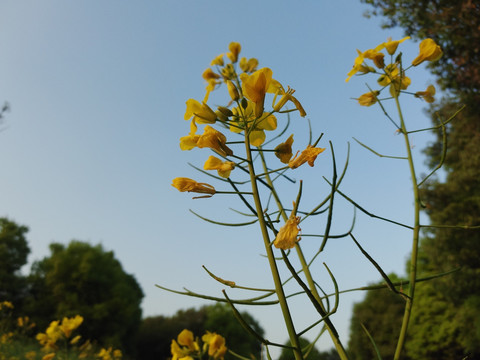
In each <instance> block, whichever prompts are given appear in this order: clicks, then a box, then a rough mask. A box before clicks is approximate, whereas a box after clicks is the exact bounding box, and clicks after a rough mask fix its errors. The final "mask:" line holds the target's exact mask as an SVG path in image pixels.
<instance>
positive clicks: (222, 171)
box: [203, 155, 235, 178]
mask: <svg viewBox="0 0 480 360" xmlns="http://www.w3.org/2000/svg"><path fill="white" fill-rule="evenodd" d="M203 168H204V169H205V170H217V171H218V175H219V176H221V177H223V178H228V177H229V176H230V173H231V172H232V170H233V169H234V168H235V163H234V162H232V161H222V160H220V159H219V158H216V157H215V156H212V155H210V156H209V157H208V159H207V161H206V162H205V164H204V165H203Z"/></svg>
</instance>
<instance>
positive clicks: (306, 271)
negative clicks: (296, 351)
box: [260, 152, 348, 360]
mask: <svg viewBox="0 0 480 360" xmlns="http://www.w3.org/2000/svg"><path fill="white" fill-rule="evenodd" d="M260 157H261V159H262V164H263V167H264V171H265V173H266V175H265V180H266V182H267V184H268V185H270V188H271V192H272V195H273V198H274V199H275V202H276V203H277V207H278V210H279V211H280V213H281V214H282V218H283V220H284V221H285V222H286V221H287V220H288V216H287V213H286V212H285V208H284V207H283V205H282V202H281V200H280V197H279V196H278V193H277V191H276V190H275V186H274V185H273V182H272V179H271V178H270V176H269V174H268V171H267V164H266V161H265V157H264V156H263V153H262V152H260ZM296 205H297V206H298V204H296ZM295 249H296V251H297V255H298V258H299V260H300V264H301V265H302V270H303V273H304V274H305V278H306V279H307V283H308V287H309V289H310V291H311V292H312V294H313V296H314V297H315V299H316V300H317V302H318V303H319V304H320V306H321V307H322V309H323V311H324V312H325V313H326V312H327V311H326V309H325V307H324V306H323V303H322V298H321V296H320V295H319V294H318V291H317V287H316V286H315V281H314V280H313V276H312V274H311V272H310V267H309V266H308V264H307V261H306V259H305V256H304V255H303V251H302V248H301V247H300V245H299V244H298V243H297V244H295ZM325 327H326V328H327V330H328V332H329V334H330V337H331V338H332V341H333V343H334V345H335V348H336V350H337V353H338V355H339V356H340V359H341V360H348V356H347V353H346V351H345V348H344V347H343V345H342V343H341V341H340V338H339V336H338V333H337V331H336V329H335V327H334V326H333V324H332V322H331V321H330V319H329V318H328V317H327V318H325Z"/></svg>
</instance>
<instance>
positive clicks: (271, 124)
mask: <svg viewBox="0 0 480 360" xmlns="http://www.w3.org/2000/svg"><path fill="white" fill-rule="evenodd" d="M240 52H241V46H240V44H239V43H236V42H232V43H230V45H229V51H228V52H227V53H226V54H220V55H218V56H216V57H215V58H214V59H213V60H212V62H211V67H209V68H207V69H206V70H205V71H204V72H203V75H202V76H203V79H204V80H205V81H206V82H207V86H206V94H205V97H204V99H203V100H202V101H198V100H195V99H188V100H187V102H186V111H185V115H184V119H185V120H187V121H190V132H189V134H188V135H186V136H183V137H181V138H180V149H182V150H192V149H194V148H201V149H202V148H209V149H211V150H212V151H213V152H214V153H215V155H217V156H213V155H210V156H209V157H208V158H207V159H206V161H205V163H204V166H203V169H204V170H207V171H211V170H214V171H217V174H218V176H219V177H220V178H229V177H230V175H231V173H232V171H233V170H234V169H235V168H236V167H238V166H239V162H238V159H239V158H240V156H239V154H238V153H235V154H234V151H233V150H232V148H231V146H230V144H234V143H239V142H238V141H237V142H234V141H230V142H229V141H228V139H227V135H226V134H225V133H224V130H225V129H228V130H229V131H230V133H233V134H239V135H241V136H242V137H243V140H242V141H241V142H242V143H245V144H246V145H247V146H248V147H257V148H261V147H262V145H264V143H265V141H266V137H267V133H266V132H271V131H274V130H276V129H277V125H278V123H277V116H276V114H278V113H287V112H291V111H298V113H299V114H300V116H302V117H305V116H306V112H305V110H304V108H303V106H302V104H301V103H300V101H298V99H297V98H296V97H295V96H294V95H293V94H294V93H295V90H293V89H291V88H290V87H287V89H285V88H284V87H283V86H282V84H281V83H280V82H278V81H277V80H275V79H274V78H273V72H272V70H271V69H269V68H267V67H264V68H260V69H257V68H258V64H259V63H258V60H257V59H255V58H250V59H247V58H245V57H242V58H240V57H239V55H240ZM221 86H224V87H226V90H227V93H228V96H227V99H228V100H227V101H228V103H227V104H226V105H225V106H217V107H216V109H214V108H212V107H210V106H209V105H208V100H209V98H210V95H211V93H212V92H213V91H214V90H216V89H217V88H219V87H221ZM268 94H271V96H272V106H271V109H268V110H267V109H266V105H265V103H266V98H267V95H268ZM288 103H290V104H291V105H292V108H291V109H287V108H286V106H287V104H288ZM199 125H205V126H204V128H203V133H199V132H198V130H199V129H198V127H199ZM214 126H215V127H218V128H220V130H218V129H216V128H214ZM232 136H234V135H232ZM292 144H293V135H291V136H290V137H289V138H288V139H287V140H286V141H285V142H284V143H281V144H280V145H278V146H277V147H276V148H275V149H272V150H273V151H274V152H275V155H276V156H277V157H278V158H279V159H280V161H281V162H282V163H284V164H286V165H288V167H290V168H291V169H295V168H297V167H299V166H300V165H302V164H304V163H305V162H308V163H309V165H310V166H313V164H314V161H315V158H316V157H317V155H318V154H320V153H321V152H322V151H323V150H324V149H323V148H315V147H312V146H309V147H308V148H307V149H305V150H304V151H302V152H301V153H300V155H298V153H297V156H295V157H294V158H293V159H292V157H293V153H292ZM172 186H174V187H175V188H177V189H178V190H179V191H182V192H183V191H188V192H196V193H200V194H206V195H204V196H201V197H210V196H212V195H213V194H215V193H218V191H216V190H215V188H214V187H213V186H211V185H209V184H206V183H199V182H197V181H195V180H192V179H188V178H183V177H182V178H176V179H174V180H173V182H172Z"/></svg>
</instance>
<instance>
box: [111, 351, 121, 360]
mask: <svg viewBox="0 0 480 360" xmlns="http://www.w3.org/2000/svg"><path fill="white" fill-rule="evenodd" d="M122 356H123V355H122V352H121V351H120V350H118V349H115V350H113V357H114V358H115V359H121V358H122Z"/></svg>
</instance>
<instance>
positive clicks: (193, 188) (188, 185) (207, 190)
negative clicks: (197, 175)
mask: <svg viewBox="0 0 480 360" xmlns="http://www.w3.org/2000/svg"><path fill="white" fill-rule="evenodd" d="M172 186H173V187H175V188H176V189H177V190H178V191H180V192H185V191H187V192H195V193H199V194H210V195H214V194H215V192H216V191H215V188H214V187H213V186H212V185H210V184H206V183H199V182H196V181H195V180H192V179H189V178H185V177H177V178H175V179H173V181H172Z"/></svg>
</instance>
